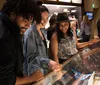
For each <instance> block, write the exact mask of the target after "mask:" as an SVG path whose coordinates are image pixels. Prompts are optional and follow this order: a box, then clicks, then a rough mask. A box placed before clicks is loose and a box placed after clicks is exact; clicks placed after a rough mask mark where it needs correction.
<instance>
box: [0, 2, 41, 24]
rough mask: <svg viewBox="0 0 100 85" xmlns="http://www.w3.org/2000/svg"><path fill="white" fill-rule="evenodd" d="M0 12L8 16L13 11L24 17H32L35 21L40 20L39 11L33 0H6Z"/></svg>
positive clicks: (38, 21)
mask: <svg viewBox="0 0 100 85" xmlns="http://www.w3.org/2000/svg"><path fill="white" fill-rule="evenodd" d="M1 12H2V13H5V14H7V15H8V16H10V14H11V13H12V12H13V13H15V14H16V15H20V16H22V17H23V18H25V19H30V17H33V18H34V20H36V22H37V23H40V21H41V16H40V15H41V12H40V9H39V7H38V5H37V4H36V2H34V0H6V2H5V4H4V6H3V8H2V9H1Z"/></svg>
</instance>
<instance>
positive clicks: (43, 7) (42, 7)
mask: <svg viewBox="0 0 100 85" xmlns="http://www.w3.org/2000/svg"><path fill="white" fill-rule="evenodd" d="M39 7H40V11H41V13H42V12H45V11H46V12H48V13H49V10H48V8H47V7H46V6H44V5H40V6H39Z"/></svg>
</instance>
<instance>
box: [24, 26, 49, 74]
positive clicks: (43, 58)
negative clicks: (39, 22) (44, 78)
mask: <svg viewBox="0 0 100 85" xmlns="http://www.w3.org/2000/svg"><path fill="white" fill-rule="evenodd" d="M23 37H24V38H23V53H24V64H23V67H24V68H23V70H24V74H26V75H30V74H32V73H33V72H34V71H36V70H38V69H40V70H41V71H42V72H43V73H46V72H47V70H48V63H49V59H48V56H47V51H46V46H45V44H44V42H43V40H42V38H41V37H40V35H39V33H38V31H37V29H36V27H35V25H34V24H33V25H32V26H31V28H29V29H28V30H27V31H26V32H25V34H24V36H23Z"/></svg>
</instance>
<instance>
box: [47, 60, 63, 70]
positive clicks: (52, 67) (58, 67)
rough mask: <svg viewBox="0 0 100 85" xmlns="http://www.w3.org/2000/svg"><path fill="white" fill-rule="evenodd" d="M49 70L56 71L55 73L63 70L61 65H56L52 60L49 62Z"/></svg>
mask: <svg viewBox="0 0 100 85" xmlns="http://www.w3.org/2000/svg"><path fill="white" fill-rule="evenodd" d="M49 68H50V69H51V70H54V71H56V72H57V71H60V70H61V65H60V64H58V63H56V62H55V61H53V60H50V62H49Z"/></svg>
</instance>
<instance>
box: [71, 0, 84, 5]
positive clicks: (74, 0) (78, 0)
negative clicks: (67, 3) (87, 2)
mask: <svg viewBox="0 0 100 85" xmlns="http://www.w3.org/2000/svg"><path fill="white" fill-rule="evenodd" d="M72 3H80V4H81V3H82V0H72Z"/></svg>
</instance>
